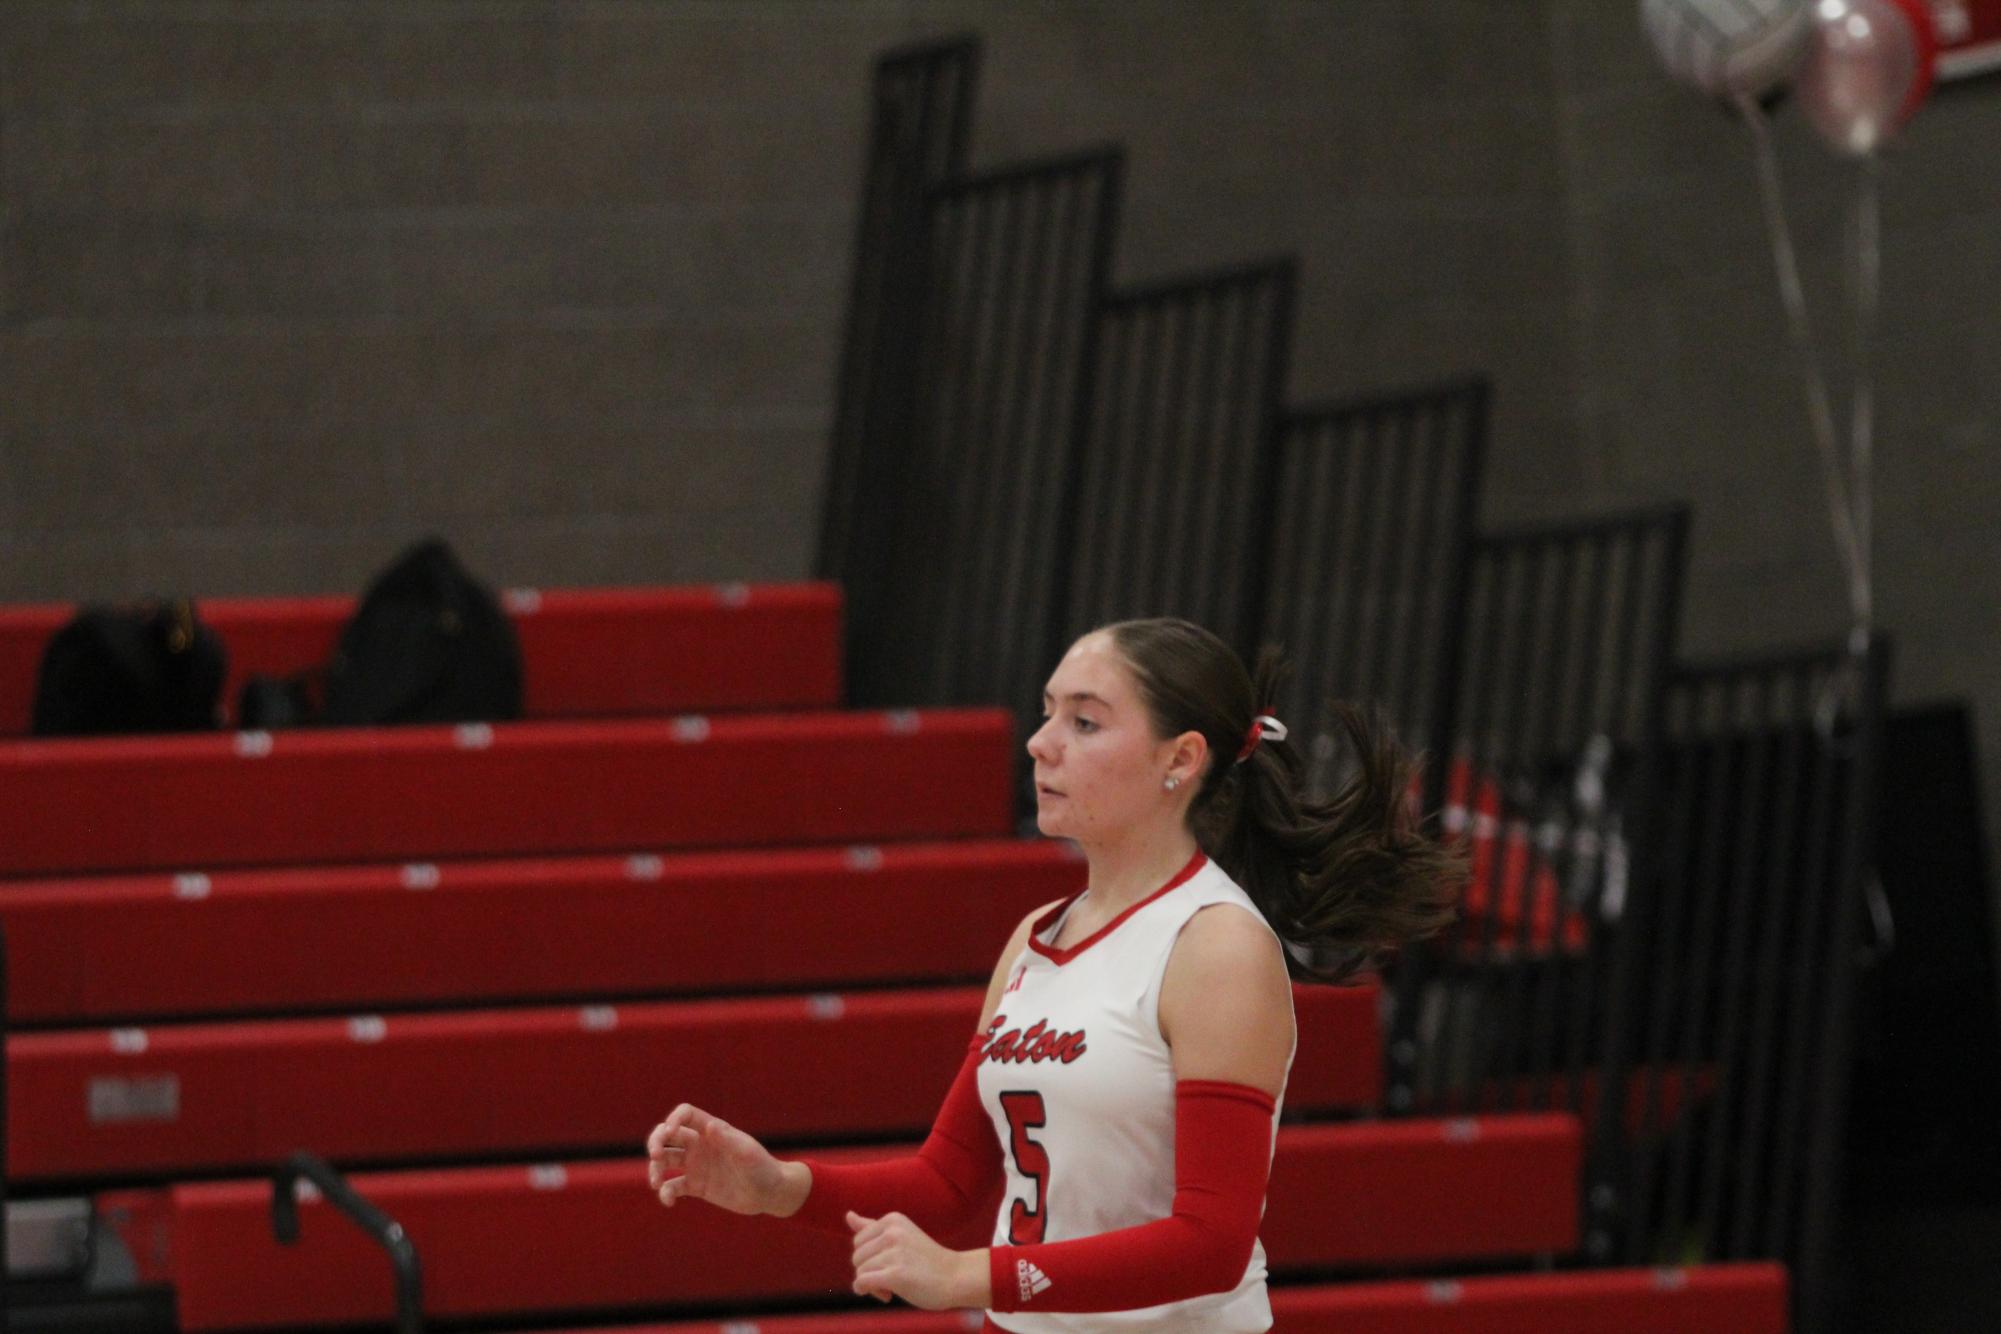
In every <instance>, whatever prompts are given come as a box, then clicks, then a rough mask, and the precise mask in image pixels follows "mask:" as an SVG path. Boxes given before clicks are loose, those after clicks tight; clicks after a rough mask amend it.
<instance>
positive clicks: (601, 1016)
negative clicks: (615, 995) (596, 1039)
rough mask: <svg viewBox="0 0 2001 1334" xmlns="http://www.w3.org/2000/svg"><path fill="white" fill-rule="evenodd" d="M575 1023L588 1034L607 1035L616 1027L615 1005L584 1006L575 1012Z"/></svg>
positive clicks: (616, 1013) (616, 1009)
mask: <svg viewBox="0 0 2001 1334" xmlns="http://www.w3.org/2000/svg"><path fill="white" fill-rule="evenodd" d="M577 1022H578V1023H579V1024H581V1025H583V1027H584V1030H585V1031H586V1032H590V1033H608V1032H610V1031H611V1030H612V1029H615V1028H617V1027H618V1007H617V1006H616V1005H586V1006H584V1008H583V1009H582V1010H580V1011H578V1012H577Z"/></svg>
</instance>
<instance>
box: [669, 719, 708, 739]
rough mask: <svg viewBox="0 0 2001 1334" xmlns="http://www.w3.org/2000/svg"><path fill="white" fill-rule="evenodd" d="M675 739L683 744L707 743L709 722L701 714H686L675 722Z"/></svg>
mask: <svg viewBox="0 0 2001 1334" xmlns="http://www.w3.org/2000/svg"><path fill="white" fill-rule="evenodd" d="M674 739H675V740H676V741H683V742H695V741H707V740H708V739H709V720H708V719H707V718H704V717H703V716H702V715H701V714H699V713H684V714H682V715H681V716H680V717H679V718H676V719H675V720H674Z"/></svg>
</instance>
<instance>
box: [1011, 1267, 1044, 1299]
mask: <svg viewBox="0 0 2001 1334" xmlns="http://www.w3.org/2000/svg"><path fill="white" fill-rule="evenodd" d="M1014 1276H1015V1277H1016V1278H1017V1279H1019V1280H1020V1282H1021V1300H1022V1301H1024V1302H1025V1301H1027V1300H1028V1299H1029V1298H1031V1297H1037V1296H1040V1295H1041V1294H1043V1293H1045V1292H1047V1291H1049V1276H1048V1275H1047V1274H1045V1273H1043V1272H1042V1271H1041V1270H1040V1269H1037V1268H1036V1267H1035V1266H1034V1265H1032V1264H1030V1263H1029V1262H1028V1261H1026V1260H1016V1261H1015V1262H1014Z"/></svg>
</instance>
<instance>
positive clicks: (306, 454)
mask: <svg viewBox="0 0 2001 1334" xmlns="http://www.w3.org/2000/svg"><path fill="white" fill-rule="evenodd" d="M906 9H907V7H906V6H903V5H896V4H868V3H862V4H849V5H840V6H820V5H803V4H802V5H779V6H770V5H755V4H697V5H685V6H684V5H674V6H668V5H656V4H651V3H576V4H569V3H556V2H555V0H544V2H540V3H534V2H528V0H523V2H519V3H516V2H512V0H499V2H495V3H486V2H484V0H475V2H470V3H423V2H419V0H365V2H363V3H355V4H348V5H340V6H327V5H320V4H306V3H293V2H291V0H270V2H269V3H264V2H261V0H260V2H257V3H249V2H230V3H225V2H221V0H193V2H190V3H160V4H156V3H142V2H139V0H131V2H125V3H118V2H114V3H108V4H76V3H56V2H51V0H26V2H25V3H20V4H9V5H8V6H7V7H6V9H5V12H4V13H0V209H4V213H0V599H6V600H12V601H20V600H39V599H51V600H56V599H80V598H87V597H118V596H125V595H130V594H139V593H144V592H147V591H149V590H169V589H188V590H193V591H196V592H198V593H208V594H229V593H275V592H309V591H320V590H327V589H353V588H356V587H358V586H359V585H360V584H361V582H363V581H364V580H365V579H366V578H367V576H368V575H369V573H371V572H372V571H373V570H375V569H377V568H379V567H380V566H381V565H382V564H383V563H385V562H386V561H387V560H388V559H389V557H390V556H392V555H393V554H394V553H395V551H396V550H397V549H398V548H399V547H400V546H401V545H402V544H403V543H405V542H406V541H408V540H410V539H412V538H414V537H416V536H418V535H420V534H422V533H424V532H428V531H440V532H443V533H444V534H446V535H447V536H448V537H450V538H451V539H452V540H453V541H454V542H455V543H457V544H458V545H459V546H460V547H461V548H462V549H463V550H464V551H465V552H466V554H467V556H468V558H469V559H470V560H471V561H472V563H473V564H474V566H475V567H476V568H477V569H479V570H481V571H482V572H483V573H485V574H487V575H488V576H489V577H490V578H492V579H493V580H495V581H496V582H504V583H531V582H532V583H543V584H551V585H555V584H566V583H608V582H658V581H673V580H702V579H720V578H752V579H757V578H772V579H778V578H790V577H796V576H797V575H799V574H801V573H802V572H803V571H804V569H805V567H806V565H807V562H808V554H807V553H808V550H809V546H810V541H811V536H812V529H813V524H814V521H815V508H816V506H817V488H818V484H819V469H820V467H821V465H822V453H823V449H824V438H825V421H826V417H827V412H828V402H829V398H830V394H831V384H832V367H833V362H834V355H835V350H836V347H837V342H838V335H839V326H840V317H841V313H842V309H843V306H844V302H845V296H846V282H847V267H848V263H849V253H848V251H849V243H850V237H851V231H852V225H853V210H854V206H855V198H854V196H855V190H856V183H857V179H858V175H859V167H860V160H861V132H862V126H863V124H864V118H865V115H866V110H867V102H866V86H867V76H868V66H869V62H870V59H871V58H872V56H873V54H874V52H875V51H876V50H878V49H879V48H880V47H882V46H883V45H885V44H887V43H890V42H893V41H896V40H900V39H901V38H903V37H905V36H907V35H908V34H909V32H910V31H911V19H910V16H909V15H908V14H907V13H906Z"/></svg>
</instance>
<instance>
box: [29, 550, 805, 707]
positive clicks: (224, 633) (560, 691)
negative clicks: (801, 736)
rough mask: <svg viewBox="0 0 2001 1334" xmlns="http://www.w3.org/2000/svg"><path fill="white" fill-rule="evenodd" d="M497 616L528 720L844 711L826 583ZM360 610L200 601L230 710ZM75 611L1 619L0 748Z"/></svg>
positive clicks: (519, 601) (323, 656)
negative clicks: (511, 645) (242, 693)
mask: <svg viewBox="0 0 2001 1334" xmlns="http://www.w3.org/2000/svg"><path fill="white" fill-rule="evenodd" d="M501 605H502V607H503V608H504V609H505V610H506V611H507V613H508V616H509V618H510V619H511V620H512V621H513V623H514V633H515V636H516V638H517V639H518V640H519V641H520V644H521V669H522V701H521V704H522V709H523V711H524V712H525V713H526V715H527V716H528V717H530V718H588V717H597V716H604V715H623V714H647V713H699V712H710V711H718V710H724V709H748V708H764V709H816V708H817V709H828V708H834V707H836V706H838V705H839V703H840V699H841V652H840V644H841V631H840V627H841V593H840V589H839V588H838V587H837V586H835V585H833V584H825V583H819V584H722V585H717V586H706V585H705V586H700V587H687V588H611V589H532V588H515V589H509V590H507V591H506V592H505V593H503V594H502V595H501ZM354 607H355V599H354V598H351V597H313V598H216V599H213V600H208V599H204V600H203V601H201V602H199V603H198V604H197V608H196V610H197V612H198V614H199V615H200V616H201V618H202V620H203V621H204V622H205V623H206V624H207V625H208V626H209V627H210V628H212V629H213V630H214V631H215V632H216V635H217V637H218V638H220V639H221V640H222V645H223V648H224V650H225V651H226V652H227V654H228V657H229V675H228V676H227V678H226V679H225V680H224V683H223V697H222V702H223V704H224V705H225V707H226V708H233V707H234V705H235V701H236V695H237V691H238V690H239V689H241V687H242V685H243V683H244V681H246V680H247V679H249V678H250V677H252V676H294V675H298V674H300V673H303V672H309V671H312V670H313V669H315V668H318V667H322V666H324V665H325V663H326V661H327V659H328V658H329V657H330V656H331V655H332V653H333V649H334V644H335V642H336V641H337V640H338V639H339V638H340V629H341V626H342V625H343V624H345V623H346V621H347V618H348V617H349V616H351V615H353V614H354ZM75 612H76V609H75V608H74V607H70V606H58V605H42V606H31V607H0V736H20V735H23V734H25V733H26V732H27V730H28V720H29V717H30V715H31V713H32V711H33V704H34V697H35V671H36V668H37V667H38V666H39V665H40V663H41V660H42V649H43V647H44V646H45V645H46V644H47V643H48V640H49V636H50V635H52V634H54V633H55V632H56V630H57V629H59V628H60V627H61V626H62V625H63V623H64V622H65V621H67V620H69V618H70V617H71V616H72V615H74V614H75ZM231 721H233V715H232V718H231Z"/></svg>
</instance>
